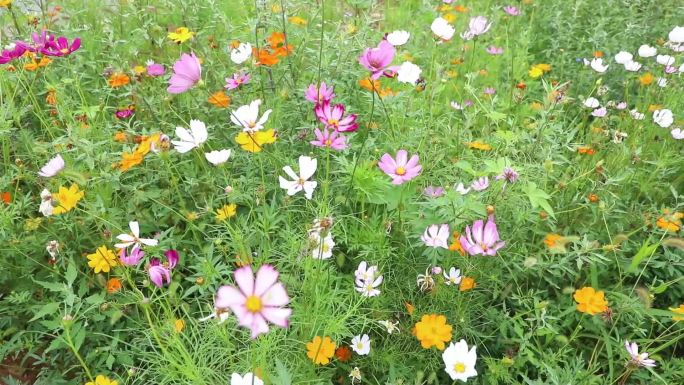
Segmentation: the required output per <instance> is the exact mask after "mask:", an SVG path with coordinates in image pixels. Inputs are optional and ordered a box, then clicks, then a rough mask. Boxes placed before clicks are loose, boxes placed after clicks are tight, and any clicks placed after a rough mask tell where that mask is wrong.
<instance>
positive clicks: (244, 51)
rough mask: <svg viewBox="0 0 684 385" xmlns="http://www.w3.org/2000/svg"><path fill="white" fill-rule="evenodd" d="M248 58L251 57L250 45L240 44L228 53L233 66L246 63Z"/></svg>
mask: <svg viewBox="0 0 684 385" xmlns="http://www.w3.org/2000/svg"><path fill="white" fill-rule="evenodd" d="M250 56H252V45H251V44H249V43H240V44H239V45H238V46H237V47H235V48H233V49H232V50H231V51H230V60H232V61H233V63H235V64H242V63H244V62H246V61H247V59H249V57H250Z"/></svg>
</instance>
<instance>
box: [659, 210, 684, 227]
mask: <svg viewBox="0 0 684 385" xmlns="http://www.w3.org/2000/svg"><path fill="white" fill-rule="evenodd" d="M682 218H684V214H683V213H680V212H676V213H674V214H670V210H669V209H665V210H663V216H661V217H660V218H658V220H657V221H656V226H658V227H659V228H661V229H663V230H665V231H667V232H672V233H676V232H677V231H679V229H681V227H682Z"/></svg>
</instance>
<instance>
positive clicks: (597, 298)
mask: <svg viewBox="0 0 684 385" xmlns="http://www.w3.org/2000/svg"><path fill="white" fill-rule="evenodd" d="M604 296H605V293H604V292H602V291H600V290H599V291H596V290H595V289H594V288H593V287H588V286H585V287H583V288H581V289H577V290H576V291H575V294H573V296H572V297H573V298H574V299H575V301H576V302H577V311H579V312H580V313H587V314H590V315H594V314H598V313H603V312H604V311H606V310H608V302H607V301H606V299H605V297H604Z"/></svg>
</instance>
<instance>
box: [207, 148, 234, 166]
mask: <svg viewBox="0 0 684 385" xmlns="http://www.w3.org/2000/svg"><path fill="white" fill-rule="evenodd" d="M230 153H231V150H214V151H211V152H205V153H204V157H205V158H207V161H209V163H211V164H213V165H214V166H218V165H220V164H223V163H226V162H227V161H228V159H229V158H230Z"/></svg>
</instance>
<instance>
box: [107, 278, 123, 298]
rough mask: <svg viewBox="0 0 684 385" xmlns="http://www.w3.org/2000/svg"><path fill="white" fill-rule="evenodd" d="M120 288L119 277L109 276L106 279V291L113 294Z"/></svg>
mask: <svg viewBox="0 0 684 385" xmlns="http://www.w3.org/2000/svg"><path fill="white" fill-rule="evenodd" d="M119 290H121V281H120V280H119V278H110V279H109V280H108V281H107V293H109V294H114V293H116V292H118V291H119Z"/></svg>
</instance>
